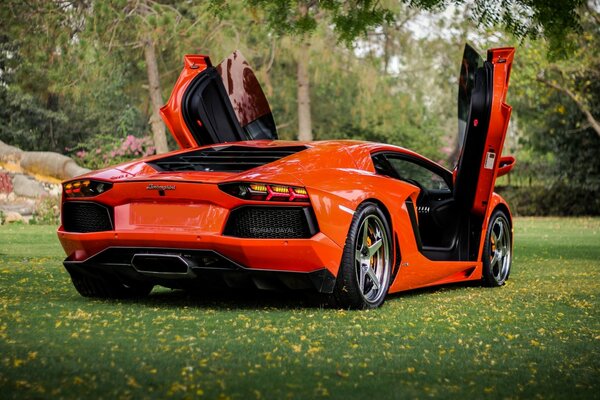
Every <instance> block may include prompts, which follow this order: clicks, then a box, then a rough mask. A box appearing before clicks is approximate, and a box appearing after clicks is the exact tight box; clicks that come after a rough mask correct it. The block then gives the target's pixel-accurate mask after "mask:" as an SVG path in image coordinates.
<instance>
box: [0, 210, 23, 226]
mask: <svg viewBox="0 0 600 400" xmlns="http://www.w3.org/2000/svg"><path fill="white" fill-rule="evenodd" d="M15 222H25V220H24V219H23V216H22V215H21V214H19V213H18V212H15V211H9V212H7V213H5V214H4V223H5V224H11V223H15Z"/></svg>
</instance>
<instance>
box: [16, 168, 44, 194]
mask: <svg viewBox="0 0 600 400" xmlns="http://www.w3.org/2000/svg"><path fill="white" fill-rule="evenodd" d="M12 183H13V187H14V193H15V194H16V195H17V196H24V197H36V198H37V197H43V196H47V195H48V192H46V191H45V190H44V186H43V185H42V184H41V183H40V182H38V181H35V180H33V179H30V178H28V177H27V176H25V175H20V174H18V175H15V176H14V177H13V180H12Z"/></svg>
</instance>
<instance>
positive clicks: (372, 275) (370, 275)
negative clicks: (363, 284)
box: [367, 268, 381, 289]
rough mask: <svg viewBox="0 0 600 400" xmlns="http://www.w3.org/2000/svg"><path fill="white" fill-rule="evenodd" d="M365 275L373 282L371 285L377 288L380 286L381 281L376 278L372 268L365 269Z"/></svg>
mask: <svg viewBox="0 0 600 400" xmlns="http://www.w3.org/2000/svg"><path fill="white" fill-rule="evenodd" d="M367 275H369V278H370V279H371V281H372V282H373V285H375V288H377V289H379V288H380V287H381V282H379V279H378V278H377V275H375V271H373V268H369V269H367Z"/></svg>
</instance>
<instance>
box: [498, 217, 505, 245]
mask: <svg viewBox="0 0 600 400" xmlns="http://www.w3.org/2000/svg"><path fill="white" fill-rule="evenodd" d="M496 226H497V227H498V230H499V231H500V234H499V235H498V236H497V237H496V241H497V242H503V241H504V224H503V223H502V220H500V219H498V220H497V222H496ZM496 246H497V245H496Z"/></svg>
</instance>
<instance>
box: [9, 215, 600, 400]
mask: <svg viewBox="0 0 600 400" xmlns="http://www.w3.org/2000/svg"><path fill="white" fill-rule="evenodd" d="M31 243H36V245H35V246H33V247H32V246H31ZM514 255H515V257H514V263H513V271H512V274H511V277H510V279H509V281H508V282H507V284H506V286H504V287H501V288H493V289H492V288H484V287H480V286H464V285H462V286H446V287H442V288H432V289H427V290H419V291H413V292H409V293H402V294H399V295H393V296H390V297H389V298H388V300H387V301H386V303H385V304H384V306H383V307H382V308H380V309H377V310H370V311H357V312H353V311H342V310H329V309H320V308H317V307H315V306H312V305H311V303H310V302H308V301H307V300H306V299H305V298H304V297H302V296H300V295H298V294H294V293H293V292H285V293H269V292H239V291H236V292H224V293H219V294H206V293H204V294H203V293H186V292H183V291H171V290H166V289H155V290H154V292H153V293H152V294H151V295H150V296H149V298H147V299H145V300H138V301H100V300H90V299H86V298H83V297H81V296H79V295H78V294H77V292H76V291H75V289H74V288H73V287H72V285H71V283H70V281H69V278H68V274H67V273H66V271H65V270H64V269H63V267H62V265H61V261H62V258H63V254H62V250H61V249H60V246H59V245H58V243H57V239H56V235H55V232H54V228H53V227H50V226H35V225H22V226H15V225H9V226H1V227H0V398H3V399H10V398H101V397H103V398H111V399H113V398H115V399H127V398H149V397H152V398H165V397H175V398H210V399H217V398H222V399H228V398H231V399H286V398H289V399H306V398H344V399H364V398H423V397H437V398H511V399H519V398H523V399H531V398H547V399H552V398H569V399H573V398H577V399H584V398H585V399H593V398H598V393H599V390H600V347H599V346H598V340H599V338H600V311H599V310H600V304H599V299H600V290H599V289H600V287H599V285H598V281H599V280H600V264H599V260H600V219H598V218H595V219H592V218H578V219H574V218H571V219H566V218H565V219H557V218H551V219H550V218H549V219H540V218H537V219H532V218H527V219H525V218H517V219H516V220H515V249H514Z"/></svg>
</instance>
